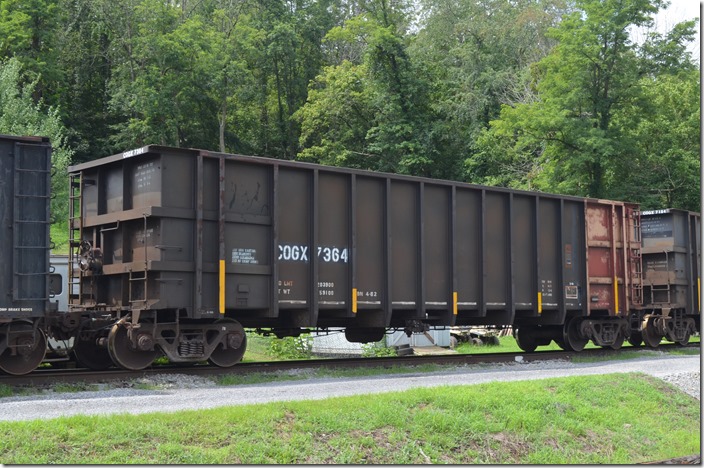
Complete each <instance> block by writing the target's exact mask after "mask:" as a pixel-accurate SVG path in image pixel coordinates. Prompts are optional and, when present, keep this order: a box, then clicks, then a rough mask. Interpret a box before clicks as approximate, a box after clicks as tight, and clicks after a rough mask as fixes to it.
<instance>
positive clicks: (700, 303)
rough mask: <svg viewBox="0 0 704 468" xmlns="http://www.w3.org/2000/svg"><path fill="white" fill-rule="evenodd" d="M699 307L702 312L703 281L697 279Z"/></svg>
mask: <svg viewBox="0 0 704 468" xmlns="http://www.w3.org/2000/svg"><path fill="white" fill-rule="evenodd" d="M697 306H698V308H699V310H702V279H701V278H697Z"/></svg>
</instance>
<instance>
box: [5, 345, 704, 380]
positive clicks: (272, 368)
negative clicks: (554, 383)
mask: <svg viewBox="0 0 704 468" xmlns="http://www.w3.org/2000/svg"><path fill="white" fill-rule="evenodd" d="M699 346H700V345H699V343H692V344H690V345H689V346H688V347H689V348H693V347H699ZM678 349H682V346H679V345H676V344H674V343H673V344H664V345H661V346H660V347H659V348H658V350H660V351H665V352H668V351H673V350H678ZM624 351H636V352H639V351H652V349H651V348H631V347H628V348H623V349H621V350H619V351H613V350H604V349H587V350H584V351H581V352H579V353H575V352H568V351H537V352H533V353H524V352H520V353H506V352H503V353H489V354H439V355H429V356H416V355H410V356H397V357H396V356H394V357H376V358H373V357H372V358H336V359H333V358H326V359H313V360H301V361H272V362H244V363H239V364H237V365H235V366H234V367H229V368H221V367H216V366H211V365H206V364H199V365H190V366H177V365H173V364H165V365H155V366H152V367H149V368H147V369H144V370H142V371H126V370H122V369H109V370H105V371H92V370H89V369H82V368H75V369H53V368H39V369H37V370H35V371H34V372H32V373H30V374H27V375H22V376H12V375H0V385H7V386H11V387H16V386H46V385H50V384H53V383H79V382H80V383H104V382H111V381H120V380H132V379H136V378H140V377H148V376H151V375H156V374H185V375H196V376H222V375H248V374H256V373H267V372H277V371H285V370H292V369H319V368H332V369H353V368H375V367H382V368H390V367H403V366H421V365H426V364H436V365H448V366H452V365H457V366H460V365H467V364H496V363H508V362H516V361H519V362H531V361H545V360H571V359H572V358H574V357H576V356H579V357H608V356H613V355H614V354H617V353H621V352H624Z"/></svg>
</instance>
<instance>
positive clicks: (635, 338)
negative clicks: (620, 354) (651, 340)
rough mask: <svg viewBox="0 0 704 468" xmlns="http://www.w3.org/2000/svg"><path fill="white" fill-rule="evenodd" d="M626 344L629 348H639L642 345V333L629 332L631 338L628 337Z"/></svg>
mask: <svg viewBox="0 0 704 468" xmlns="http://www.w3.org/2000/svg"><path fill="white" fill-rule="evenodd" d="M628 342H629V343H631V346H640V345H641V344H643V333H641V332H639V331H638V332H637V331H633V330H631V336H629V337H628Z"/></svg>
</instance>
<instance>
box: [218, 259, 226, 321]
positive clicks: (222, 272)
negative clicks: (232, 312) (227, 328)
mask: <svg viewBox="0 0 704 468" xmlns="http://www.w3.org/2000/svg"><path fill="white" fill-rule="evenodd" d="M219 273H220V281H219V284H220V313H221V314H224V313H225V260H220V272H219Z"/></svg>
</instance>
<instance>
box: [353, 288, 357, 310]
mask: <svg viewBox="0 0 704 468" xmlns="http://www.w3.org/2000/svg"><path fill="white" fill-rule="evenodd" d="M352 313H353V314H356V313H357V288H352Z"/></svg>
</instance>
